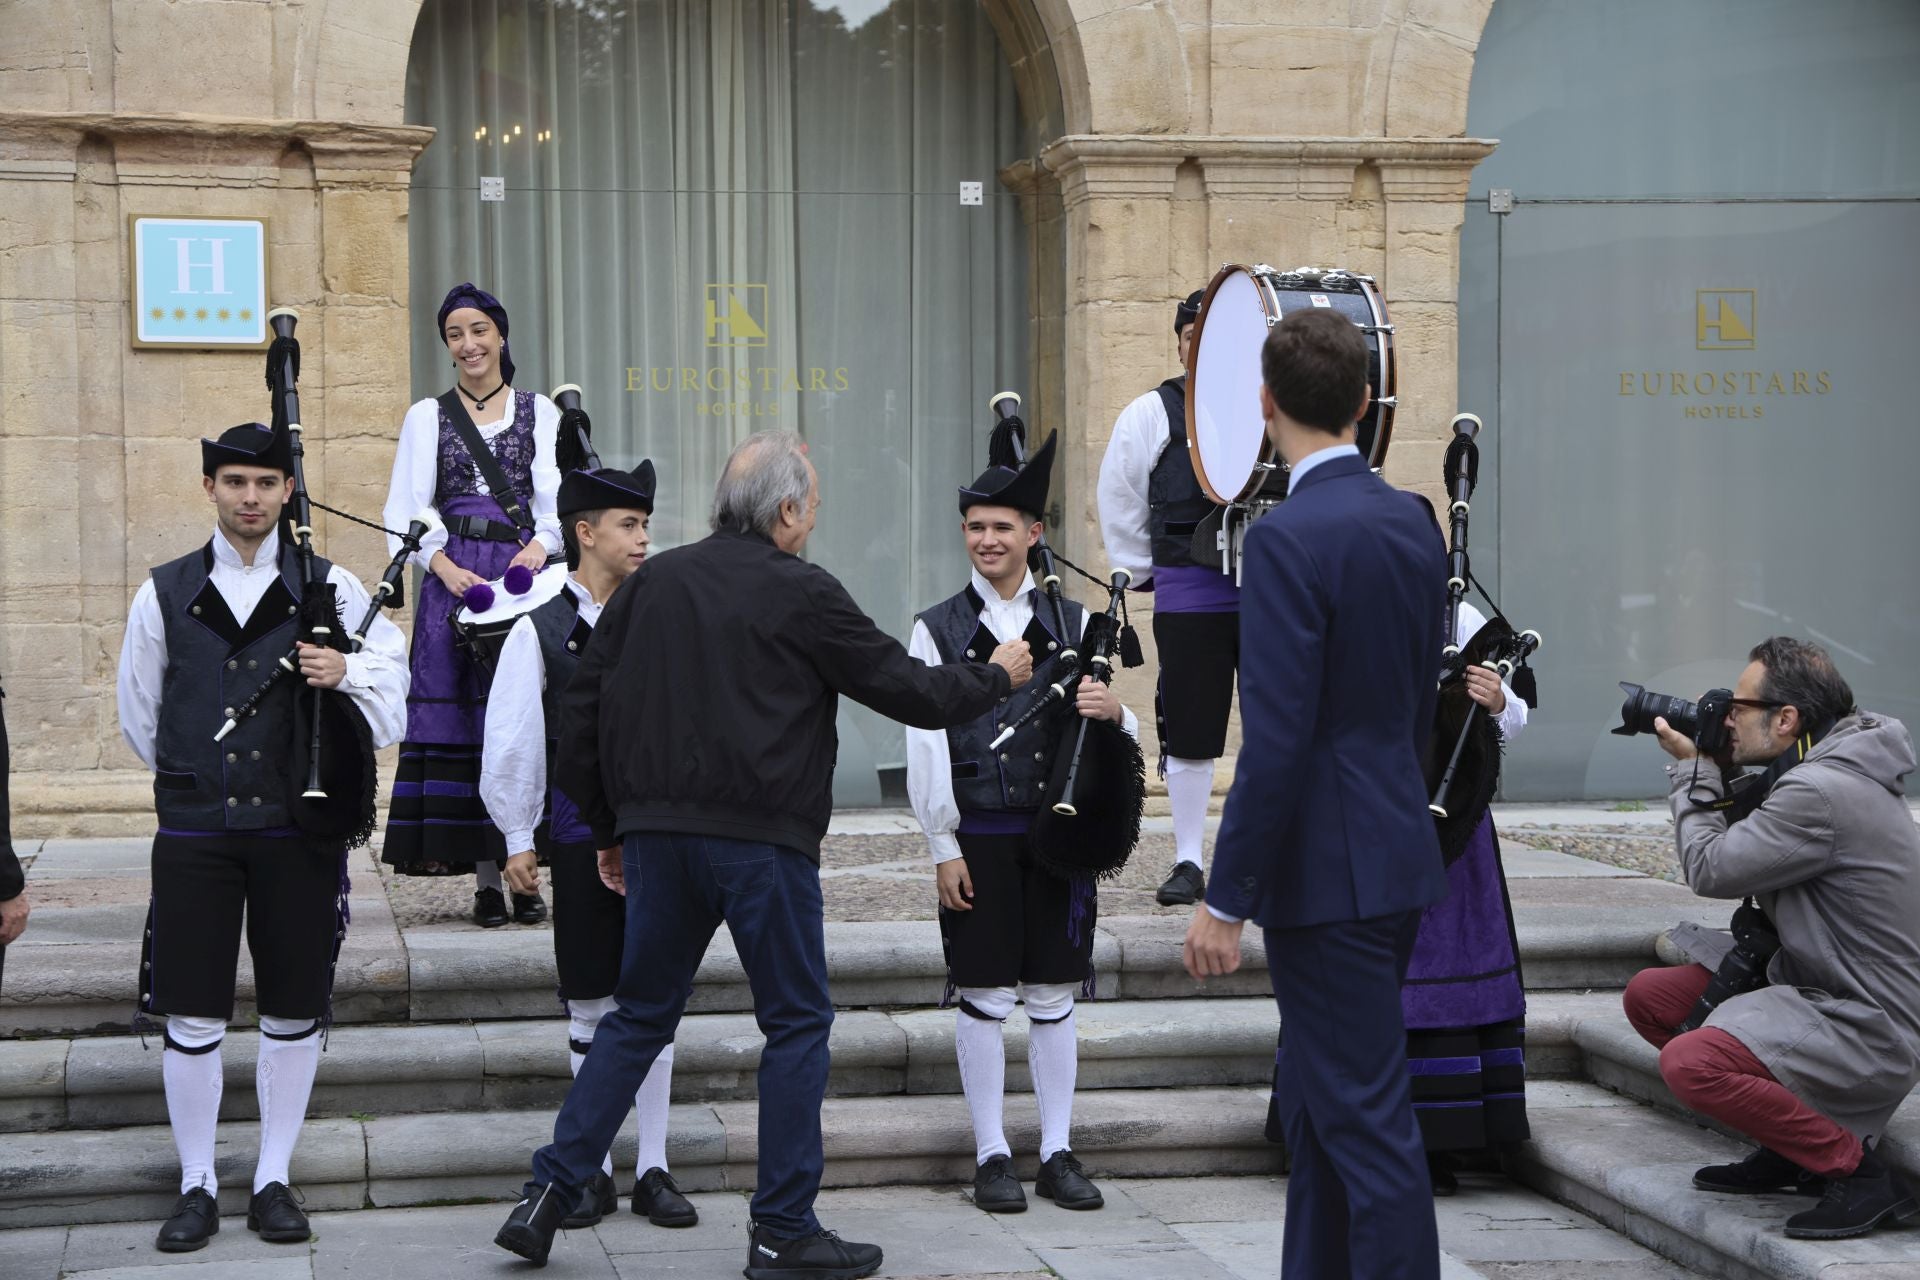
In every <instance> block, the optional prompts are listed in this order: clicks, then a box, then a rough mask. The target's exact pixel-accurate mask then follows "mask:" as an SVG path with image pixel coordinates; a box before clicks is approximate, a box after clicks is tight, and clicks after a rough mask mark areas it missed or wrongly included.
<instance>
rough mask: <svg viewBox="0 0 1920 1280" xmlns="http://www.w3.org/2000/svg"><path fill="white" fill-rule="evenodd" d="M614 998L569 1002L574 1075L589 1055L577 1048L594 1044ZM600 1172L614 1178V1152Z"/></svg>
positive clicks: (570, 1056) (603, 1160)
mask: <svg viewBox="0 0 1920 1280" xmlns="http://www.w3.org/2000/svg"><path fill="white" fill-rule="evenodd" d="M613 1005H614V1000H613V997H612V996H604V997H602V998H601V999H598V1000H569V1001H567V1064H568V1065H569V1066H570V1067H572V1068H573V1074H574V1075H576V1076H577V1075H579V1074H580V1064H581V1063H583V1062H585V1061H586V1060H587V1055H586V1054H585V1053H583V1052H581V1051H580V1049H579V1048H577V1047H576V1046H579V1045H587V1044H592V1043H593V1033H594V1032H595V1031H596V1030H598V1029H599V1026H600V1019H602V1018H604V1017H606V1016H607V1015H608V1014H609V1013H612V1012H613ZM600 1172H602V1173H604V1174H606V1175H607V1176H608V1177H609V1178H611V1177H612V1176H613V1152H611V1151H609V1152H607V1154H606V1155H605V1156H604V1157H602V1158H601V1161H600Z"/></svg>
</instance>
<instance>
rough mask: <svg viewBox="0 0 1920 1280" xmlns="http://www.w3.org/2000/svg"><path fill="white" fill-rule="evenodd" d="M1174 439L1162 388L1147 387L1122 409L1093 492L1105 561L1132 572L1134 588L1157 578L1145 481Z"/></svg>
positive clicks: (1115, 421)
mask: <svg viewBox="0 0 1920 1280" xmlns="http://www.w3.org/2000/svg"><path fill="white" fill-rule="evenodd" d="M1172 439H1173V432H1172V431H1171V430H1169V429H1168V426H1167V406H1166V404H1165V402H1164V401H1162V400H1161V399H1160V393H1159V392H1158V391H1149V392H1147V394H1145V395H1143V396H1140V397H1138V398H1137V399H1135V400H1134V402H1133V403H1132V404H1130V405H1128V406H1127V407H1126V408H1124V409H1122V410H1121V411H1120V416H1119V417H1118V418H1117V419H1115V420H1114V424H1113V436H1112V437H1111V438H1110V439H1109V440H1108V441H1107V452H1106V456H1104V457H1103V458H1101V460H1100V480H1099V484H1098V485H1097V486H1096V488H1095V490H1094V497H1095V500H1096V501H1097V502H1098V503H1099V506H1100V537H1101V538H1102V540H1104V541H1105V542H1106V544H1107V563H1108V564H1110V565H1112V566H1113V567H1114V568H1116V569H1125V570H1126V571H1127V572H1129V573H1131V574H1132V575H1133V585H1134V586H1135V587H1136V588H1137V587H1143V586H1145V585H1146V584H1147V581H1148V579H1150V578H1152V577H1153V540H1152V536H1151V535H1150V533H1149V532H1148V526H1147V514H1148V513H1147V482H1148V480H1149V478H1150V477H1151V476H1152V475H1153V468H1154V466H1155V465H1156V464H1158V463H1159V461H1160V455H1161V454H1163V453H1165V452H1166V451H1167V445H1168V444H1169V443H1170V442H1171V441H1172Z"/></svg>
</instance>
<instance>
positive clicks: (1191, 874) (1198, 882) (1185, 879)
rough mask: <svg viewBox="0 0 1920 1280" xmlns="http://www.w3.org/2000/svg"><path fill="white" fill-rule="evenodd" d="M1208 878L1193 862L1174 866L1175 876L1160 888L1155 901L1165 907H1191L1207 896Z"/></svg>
mask: <svg viewBox="0 0 1920 1280" xmlns="http://www.w3.org/2000/svg"><path fill="white" fill-rule="evenodd" d="M1206 892H1207V878H1206V876H1204V875H1202V874H1201V872H1200V868H1199V867H1196V866H1194V865H1193V864H1192V863H1191V862H1176V863H1174V864H1173V874H1172V875H1170V876H1168V877H1167V882H1166V883H1165V884H1163V885H1161V886H1160V889H1159V891H1158V892H1157V893H1155V894H1154V895H1153V900H1154V901H1155V902H1157V903H1159V904H1160V905H1161V906H1163V907H1190V906H1192V905H1193V904H1194V903H1196V902H1198V901H1200V899H1201V898H1202V897H1204V896H1206Z"/></svg>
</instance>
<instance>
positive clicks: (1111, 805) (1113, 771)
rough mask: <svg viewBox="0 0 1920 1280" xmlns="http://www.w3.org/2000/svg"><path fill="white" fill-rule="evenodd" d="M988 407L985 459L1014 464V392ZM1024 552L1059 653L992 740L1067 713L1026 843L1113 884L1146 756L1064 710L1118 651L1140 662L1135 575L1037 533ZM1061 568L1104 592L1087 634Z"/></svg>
mask: <svg viewBox="0 0 1920 1280" xmlns="http://www.w3.org/2000/svg"><path fill="white" fill-rule="evenodd" d="M989 404H990V407H991V408H992V410H993V412H994V415H995V417H996V419H997V421H996V423H995V425H994V428H993V435H992V437H991V439H990V441H989V444H988V447H987V460H988V463H989V465H1001V466H1008V467H1018V466H1019V465H1020V464H1021V463H1022V462H1024V461H1025V458H1026V439H1027V427H1026V423H1025V422H1024V421H1022V420H1021V418H1020V413H1019V406H1020V397H1019V396H1018V395H1017V394H1016V393H1014V392H1011V391H1002V392H1001V393H999V394H998V395H996V396H994V397H993V399H992V401H990V402H989ZM1028 558H1029V562H1030V566H1031V567H1032V568H1033V569H1034V570H1035V571H1036V572H1037V574H1038V575H1039V580H1040V587H1041V590H1042V591H1043V593H1044V594H1045V596H1046V600H1047V606H1048V608H1049V609H1050V610H1051V612H1052V614H1053V622H1054V626H1053V630H1054V633H1055V634H1056V635H1058V636H1059V637H1060V639H1061V649H1060V651H1059V652H1058V653H1057V654H1055V655H1054V656H1053V661H1054V664H1055V668H1056V676H1055V679H1054V680H1053V681H1052V682H1050V683H1048V684H1047V685H1045V686H1041V687H1037V688H1035V689H1034V690H1033V692H1032V693H1030V694H1029V695H1028V699H1027V703H1026V705H1025V706H1024V707H1023V708H1022V709H1021V710H1020V712H1019V714H1017V715H1015V716H1013V717H1012V718H1011V719H1009V720H1008V721H1007V722H1006V724H1005V725H1004V727H1003V728H1002V729H1001V730H1000V733H999V735H998V736H997V737H995V738H994V739H993V741H992V743H991V744H990V745H991V746H992V747H993V748H994V749H998V748H999V747H1001V746H1002V745H1004V744H1005V743H1006V742H1007V740H1008V739H1010V738H1011V737H1013V735H1014V734H1015V733H1017V732H1018V731H1019V730H1020V729H1021V728H1022V727H1023V726H1025V725H1027V724H1029V723H1031V722H1032V721H1034V720H1036V719H1038V718H1039V717H1041V716H1045V715H1047V714H1048V713H1049V712H1053V711H1055V710H1056V709H1059V708H1066V709H1068V711H1069V715H1070V716H1071V718H1070V720H1065V721H1064V722H1063V724H1062V728H1061V747H1063V748H1064V749H1056V750H1055V752H1054V758H1053V770H1052V772H1051V773H1050V774H1049V775H1048V779H1047V786H1046V789H1045V791H1044V792H1043V793H1042V799H1041V805H1040V811H1039V813H1037V814H1036V815H1035V817H1034V821H1033V826H1032V828H1031V829H1030V830H1029V832H1028V837H1027V839H1028V845H1029V847H1030V848H1031V849H1032V850H1033V855H1034V861H1035V862H1036V863H1038V864H1039V865H1040V866H1041V867H1042V868H1043V869H1045V870H1046V871H1048V872H1051V873H1052V874H1054V875H1057V876H1060V877H1061V878H1063V879H1067V880H1110V879H1112V878H1114V877H1115V876H1118V875H1119V874H1120V872H1121V871H1122V870H1123V869H1124V868H1125V867H1126V865H1127V859H1128V858H1129V857H1131V856H1132V854H1133V850H1134V847H1135V846H1136V845H1138V844H1139V843H1140V818H1141V814H1142V813H1143V812H1144V811H1145V808H1146V800H1147V766H1146V758H1145V756H1143V755H1142V754H1141V751H1140V744H1139V743H1138V742H1137V741H1135V740H1134V738H1133V736H1132V735H1131V734H1129V733H1128V732H1127V731H1126V730H1125V729H1124V728H1122V727H1121V726H1120V725H1118V724H1115V723H1114V722H1113V721H1111V720H1093V719H1089V718H1088V717H1086V716H1082V715H1077V714H1072V713H1071V708H1072V707H1073V705H1074V703H1075V701H1076V699H1077V695H1078V690H1079V688H1080V681H1081V678H1082V677H1083V676H1090V677H1092V678H1093V679H1095V680H1098V681H1100V682H1102V683H1111V682H1112V679H1113V659H1114V656H1115V653H1116V650H1117V651H1118V654H1119V656H1120V659H1121V663H1122V665H1124V666H1129V667H1137V666H1139V665H1141V663H1142V662H1144V661H1145V659H1144V657H1143V656H1142V654H1141V652H1140V641H1139V639H1138V637H1136V636H1135V635H1134V632H1133V627H1132V626H1131V625H1130V624H1129V623H1127V621H1126V591H1127V584H1128V582H1130V581H1131V580H1132V575H1131V574H1129V573H1128V572H1127V571H1126V570H1125V569H1117V570H1115V571H1114V573H1113V575H1112V577H1111V578H1110V579H1109V580H1108V581H1107V582H1104V583H1102V582H1101V581H1100V580H1099V579H1098V578H1095V577H1094V576H1093V575H1092V574H1090V573H1088V572H1087V571H1086V570H1084V569H1082V568H1080V567H1079V566H1078V565H1075V564H1074V563H1073V562H1072V561H1070V560H1067V559H1066V558H1065V557H1064V556H1059V555H1056V553H1055V552H1054V550H1053V548H1052V547H1051V546H1049V545H1048V543H1047V539H1046V535H1045V533H1044V532H1043V533H1042V534H1041V536H1040V540H1039V541H1038V542H1037V543H1036V544H1035V545H1034V547H1033V549H1032V551H1031V552H1030V553H1029V557H1028ZM1062 564H1064V565H1066V566H1067V567H1068V568H1070V569H1072V570H1073V571H1074V572H1075V573H1078V574H1080V575H1081V576H1082V577H1084V578H1086V579H1087V580H1088V581H1089V582H1092V583H1094V584H1095V585H1097V586H1101V587H1104V588H1105V589H1106V591H1107V607H1106V609H1105V610H1104V611H1103V612H1100V613H1090V614H1089V615H1088V618H1087V624H1086V628H1085V630H1084V631H1083V632H1081V633H1079V634H1078V635H1076V634H1075V633H1074V631H1073V630H1072V629H1071V628H1070V627H1069V626H1068V624H1067V610H1066V601H1065V598H1064V597H1063V596H1062V594H1061V591H1060V571H1059V566H1060V565H1062ZM1069 744H1070V745H1069Z"/></svg>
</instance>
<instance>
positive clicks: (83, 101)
mask: <svg viewBox="0 0 1920 1280" xmlns="http://www.w3.org/2000/svg"><path fill="white" fill-rule="evenodd" d="M986 3H987V8H988V10H989V13H990V15H991V17H992V19H993V21H994V25H995V28H996V30H997V31H998V32H999V33H1000V37H1001V40H1002V44H1003V46H1004V48H1005V52H1006V55H1007V58H1008V60H1009V63H1010V64H1011V66H1012V67H1013V69H1014V76H1015V82H1016V85H1017V88H1018V92H1019V94H1020V99H1021V105H1022V109H1023V113H1024V114H1025V117H1026V119H1027V124H1028V136H1029V138H1030V139H1031V141H1032V147H1033V159H1032V160H1031V161H1030V162H1028V163H1024V164H1021V165H1017V166H1014V167H1012V168H1011V169H1009V171H1008V172H1007V174H1006V175H1004V176H1005V179H1006V181H1007V182H1008V184H1009V185H1010V186H1012V187H1013V188H1014V189H1016V190H1018V191H1020V192H1021V193H1022V194H1023V196H1024V197H1025V198H1024V201H1023V207H1024V208H1025V209H1026V210H1027V214H1028V225H1029V227H1030V229H1031V234H1032V241H1031V245H1030V249H1031V253H1030V261H1031V263H1032V264H1033V293H1032V306H1031V314H1032V319H1033V341H1034V357H1035V358H1034V368H1035V386H1034V397H1033V399H1034V409H1035V413H1034V416H1035V417H1036V419H1037V420H1038V421H1040V422H1041V423H1043V424H1048V425H1053V424H1058V425H1059V427H1060V429H1061V430H1062V431H1063V432H1064V433H1065V439H1064V444H1065V446H1066V449H1065V465H1064V476H1063V479H1062V487H1061V491H1062V493H1063V494H1064V497H1065V502H1066V513H1067V519H1066V521H1065V527H1064V528H1062V529H1061V530H1060V531H1059V537H1060V541H1061V543H1062V545H1063V546H1064V547H1066V548H1068V549H1069V550H1070V552H1071V553H1073V554H1076V555H1077V556H1080V557H1084V558H1085V559H1086V560H1088V561H1090V562H1091V564H1090V567H1095V566H1097V565H1099V564H1100V562H1101V557H1100V555H1099V552H1098V539H1097V534H1096V533H1095V523H1094V510H1093V477H1094V475H1095V473H1096V472H1097V469H1098V466H1099V459H1100V455H1101V452H1102V450H1103V448H1104V445H1105V442H1106V439H1107V435H1108V432H1109V431H1110V429H1111V424H1112V422H1113V419H1114V417H1115V416H1116V415H1117V414H1118V412H1119V410H1120V408H1121V407H1122V406H1123V405H1124V404H1125V403H1126V402H1127V401H1128V400H1130V399H1132V398H1133V397H1134V396H1135V395H1138V394H1140V393H1141V392H1142V391H1144V390H1147V389H1148V388H1150V387H1151V386H1152V385H1153V384H1154V383H1156V382H1157V381H1159V379H1160V378H1161V377H1164V376H1165V374H1166V372H1168V371H1169V370H1170V369H1171V367H1172V365H1173V359H1174V353H1173V342H1172V336H1171V333H1170V315H1171V308H1172V305H1173V302H1174V300H1175V299H1177V298H1179V297H1181V296H1183V295H1184V294H1186V293H1187V292H1189V291H1190V290H1192V289H1194V288H1197V287H1199V285H1200V284H1202V283H1204V281H1205V280H1206V278H1207V277H1208V276H1209V275H1210V274H1211V272H1212V271H1213V269H1214V268H1215V267H1216V266H1217V265H1218V264H1219V263H1220V262H1222V261H1227V260H1260V261H1267V262H1272V263H1275V264H1276V265H1297V264H1301V263H1317V264H1322V265H1329V266H1344V267H1348V268H1352V269H1357V270H1363V271H1367V272H1369V273H1371V274H1374V275H1375V276H1377V277H1379V279H1380V281H1381V283H1382V286H1383V288H1384V290H1385V292H1386V294H1387V297H1388V300H1389V303H1390V305H1391V307H1392V311H1393V319H1394V321H1395V323H1396V325H1397V326H1398V332H1397V333H1396V339H1397V341H1398V343H1399V349H1400V352H1401V355H1402V362H1401V365H1400V395H1401V408H1400V414H1399V420H1398V423H1397V425H1396V430H1395V437H1394V445H1393V450H1392V454H1391V456H1390V459H1389V463H1388V474H1389V476H1390V477H1392V478H1394V479H1396V480H1397V481H1399V482H1402V483H1415V484H1418V485H1420V486H1422V487H1426V488H1429V489H1433V488H1437V475H1438V465H1439V450H1440V445H1441V442H1442V437H1443V434H1444V432H1445V429H1446V423H1447V420H1448V418H1449V417H1450V416H1451V414H1452V412H1453V410H1454V404H1453V395H1454V376H1455V375H1454V367H1455V356H1454V351H1455V328H1456V325H1455V299H1456V297H1457V286H1456V277H1457V273H1458V230H1459V226H1460V221H1461V216H1462V212H1463V211H1462V207H1461V200H1462V197H1463V196H1464V193H1465V190H1466V183H1467V177H1468V174H1469V173H1470V171H1471V169H1472V167H1473V164H1474V163H1475V162H1476V161H1477V160H1478V159H1479V158H1480V157H1481V156H1483V155H1484V154H1485V153H1486V152H1487V150H1488V149H1489V144H1486V143H1478V142H1472V141H1469V140H1464V139H1462V138H1461V137H1460V136H1459V135H1460V134H1461V132H1462V130H1463V128H1464V121H1465V118H1466V97H1467V89H1468V82H1469V79H1470V76H1471V74H1472V64H1473V53H1474V48H1475V44H1476V42H1477V40H1478V38H1479V32H1480V28H1481V24H1482V23H1483V22H1484V20H1485V17H1486V13H1487V10H1488V8H1489V7H1490V5H1491V0H986ZM418 7H419V3H418V0H304V2H300V0H0V677H4V680H5V683H6V687H7V690H8V693H9V694H10V697H9V699H8V705H7V711H8V715H9V727H10V728H11V729H12V731H13V736H14V741H15V768H16V770H17V771H18V773H17V776H16V779H15V803H16V808H17V809H19V810H20V815H19V819H18V821H17V823H16V826H17V829H18V830H20V831H21V832H22V833H23V834H26V835H29V836H31V835H36V834H52V833H55V832H59V831H63V830H73V829H80V828H82V827H84V828H85V829H87V830H91V831H96V832H98V831H102V830H105V829H109V828H110V827H112V826H114V825H116V824H118V825H120V826H122V827H123V828H124V829H126V830H129V831H134V830H140V829H142V828H143V827H144V826H145V825H146V822H147V818H146V816H145V815H146V813H147V803H148V799H147V792H146V781H145V777H144V774H142V773H141V772H139V771H138V770H136V769H135V768H134V765H135V762H134V760H133V758H132V756H131V755H130V753H129V752H128V751H127V750H126V748H125V747H124V746H123V745H122V744H121V743H120V741H119V736H118V727H117V720H116V717H115V713H114V706H113V667H114V662H115V660H116V657H117V654H118V651H119V644H120V633H121V628H122V625H123V619H124V615H125V609H126V605H127V603H128V601H129V600H130V599H131V596H132V592H133V590H134V589H135V587H137V585H138V583H139V582H140V580H141V578H142V577H143V576H144V573H145V571H146V568H147V567H148V566H149V565H151V564H152V563H154V562H156V561H158V560H160V559H163V558H166V557H168V556H171V555H175V554H178V553H179V551H180V550H181V549H182V548H183V547H186V546H190V545H192V544H193V543H194V542H196V541H198V540H199V539H201V538H203V537H204V536H205V532H206V528H207V525H208V515H209V513H208V510H207V506H206V503H205V500H204V498H203V497H202V496H201V494H200V491H199V484H198V468H197V466H196V465H195V459H196V451H197V447H198V446H197V443H196V442H197V440H198V438H199V437H200V436H201V435H203V434H207V433H210V432H212V431H215V430H217V429H219V428H220V427H223V426H226V425H230V424H231V423H233V422H236V421H241V420H244V419H246V418H250V417H264V416H265V413H266V409H267V400H266V395H265V390H264V387H263V385H262V381H261V367H262V366H261V358H260V356H259V354H258V353H255V352H248V353H194V354H187V353H181V352H172V351H135V350H133V349H131V348H130V346H129V344H128V340H127V328H128V303H127V289H128V284H127V266H126V247H125V241H126V219H127V215H129V214H132V213H181V212H212V213H227V214H243V215H266V216H268V217H270V218H271V219H272V244H271V255H272V257H271V272H272V275H273V292H274V295H275V301H276V302H278V303H281V304H284V305H292V306H296V307H298V308H300V309H301V312H302V321H301V326H300V337H301V338H302V340H303V342H304V344H305V345H306V348H307V361H306V366H305V370H304V376H303V379H302V387H301V391H302V407H303V416H304V417H305V419H306V425H307V427H308V429H309V430H308V445H309V466H310V469H311V473H312V475H311V478H312V481H313V484H314V487H315V489H316V491H317V492H319V493H320V494H321V495H322V496H323V497H326V498H328V499H330V500H331V501H332V503H333V504H334V505H339V506H343V507H345V508H347V509H350V510H356V511H362V512H372V511H375V510H377V509H378V507H379V505H380V502H381V499H382V497H383V493H384V486H385V479H386V470H387V466H388V463H389V461H390V459H391V453H392V437H393V431H394V418H395V413H396V406H397V405H398V404H399V403H400V402H401V401H403V400H404V399H405V398H406V393H407V387H408V383H409V375H408V351H407V342H408V325H407V307H408V303H409V299H408V297H407V253H408V248H407V175H408V172H409V170H410V168H411V165H412V163H413V159H414V157H415V156H416V155H417V154H418V153H419V151H420V150H421V148H423V147H424V146H425V145H427V143H428V141H429V138H430V131H427V130H422V129H409V128H406V127H405V126H404V123H403V119H404V117H403V111H404V96H405V75H406V66H407V54H408V47H409V43H410V41H411V38H412V31H413V24H414V18H415V16H416V14H417V12H418ZM321 528H322V531H323V536H324V540H325V542H326V546H327V549H328V551H329V553H330V554H331V555H332V556H333V557H334V558H335V559H337V560H340V561H341V562H342V563H344V564H346V565H348V566H349V567H351V568H353V569H355V570H356V571H357V572H360V573H361V574H362V575H363V576H368V575H370V574H371V573H372V572H373V571H374V570H375V569H377V568H378V567H379V565H380V564H382V563H384V559H385V557H384V553H383V551H382V549H381V548H380V546H379V545H378V539H377V537H376V536H375V535H371V534H369V533H367V532H366V531H364V530H360V529H356V528H352V527H350V526H346V525H344V524H337V526H336V524H330V523H329V522H326V521H323V522H321ZM1135 620H1136V623H1137V624H1139V625H1140V629H1141V631H1142V634H1143V637H1145V638H1147V639H1149V641H1150V630H1149V628H1148V626H1147V625H1146V623H1147V614H1146V611H1145V610H1142V611H1141V612H1140V613H1138V614H1136V618H1135ZM1148 671H1149V672H1150V671H1151V668H1148ZM1122 689H1123V691H1124V693H1125V694H1126V696H1127V697H1128V700H1129V701H1130V702H1132V703H1133V704H1134V705H1135V706H1137V707H1141V708H1145V707H1147V706H1148V705H1149V703H1150V701H1151V683H1150V677H1149V676H1148V675H1147V674H1146V673H1143V672H1136V673H1133V674H1131V675H1129V676H1127V677H1125V682H1124V683H1123V685H1122ZM1146 719H1147V721H1148V728H1149V732H1150V731H1151V716H1150V715H1149V716H1148V717H1146ZM1150 745H1151V744H1150ZM1223 777H1224V774H1223ZM116 814H117V815H118V816H117V817H115V816H113V815H116Z"/></svg>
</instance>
